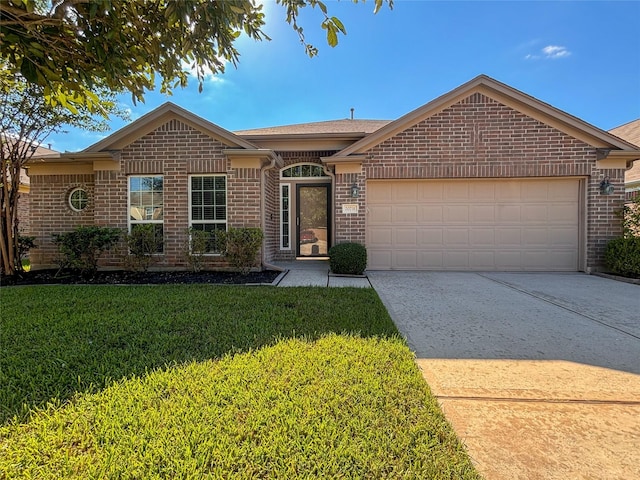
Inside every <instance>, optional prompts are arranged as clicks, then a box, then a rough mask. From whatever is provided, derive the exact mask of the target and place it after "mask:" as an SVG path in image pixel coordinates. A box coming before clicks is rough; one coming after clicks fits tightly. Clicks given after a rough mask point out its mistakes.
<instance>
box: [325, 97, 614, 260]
mask: <svg viewBox="0 0 640 480" xmlns="http://www.w3.org/2000/svg"><path fill="white" fill-rule="evenodd" d="M365 154H366V158H367V159H366V160H365V161H364V162H363V170H364V176H355V175H338V176H337V177H336V185H335V188H336V196H337V201H336V207H337V206H338V205H339V204H340V203H342V202H343V201H349V200H348V189H349V187H350V185H351V183H353V182H354V181H358V184H359V186H360V188H361V193H360V199H358V203H359V204H360V213H359V215H358V216H357V217H358V218H343V216H341V214H340V213H339V212H337V211H336V241H341V240H342V239H345V240H347V239H350V238H351V239H356V241H362V242H364V238H365V213H366V211H365V208H363V207H364V202H365V201H366V184H365V182H364V180H365V178H366V179H386V178H390V179H401V178H425V179H433V178H443V179H444V178H503V177H555V176H576V177H583V178H585V179H586V180H587V195H588V198H587V208H588V220H587V226H586V236H587V250H586V255H587V268H592V267H598V266H600V265H601V263H602V256H603V248H604V245H606V243H607V242H608V241H609V240H610V239H611V238H613V237H615V236H617V235H619V234H620V233H621V230H620V222H619V221H618V220H617V218H616V217H615V216H614V215H613V214H612V211H613V210H615V209H619V208H620V205H621V203H622V201H623V196H624V193H623V188H622V182H623V173H624V172H623V171H621V170H606V171H603V170H597V169H596V161H595V159H596V152H595V149H594V148H593V147H591V146H589V145H587V144H585V143H584V142H582V141H580V140H577V139H575V138H573V137H570V136H568V135H566V134H564V133H562V132H560V131H558V130H556V129H554V128H552V127H550V126H547V125H545V124H543V123H541V122H539V121H537V120H535V119H533V118H530V117H528V116H526V115H523V114H521V113H519V112H517V111H515V110H512V109H511V108H509V107H507V106H505V105H502V104H500V103H498V102H496V101H494V100H492V99H490V98H488V97H486V96H484V95H482V94H479V93H476V94H473V95H470V96H469V97H467V98H466V99H464V100H462V101H461V102H459V103H457V104H455V105H452V106H451V107H449V108H447V109H445V110H443V111H442V112H440V113H438V114H436V115H433V116H431V117H429V118H427V119H426V120H424V121H422V122H419V123H418V124H416V125H414V126H412V127H410V128H408V129H406V130H405V131H402V132H400V133H398V134H397V135H395V136H394V137H392V138H390V139H388V140H386V141H384V142H382V143H381V144H379V145H377V146H375V147H373V148H371V149H370V150H369V151H368V152H365ZM604 176H609V177H610V179H611V181H612V182H613V183H614V184H615V185H616V187H617V188H616V191H615V193H614V194H613V195H609V196H605V195H600V193H599V185H600V181H601V180H602V178H604ZM336 210H337V208H336Z"/></svg>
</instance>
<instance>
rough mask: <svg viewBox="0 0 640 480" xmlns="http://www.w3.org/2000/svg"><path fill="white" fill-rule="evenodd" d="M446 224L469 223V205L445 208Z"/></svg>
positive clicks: (444, 219)
mask: <svg viewBox="0 0 640 480" xmlns="http://www.w3.org/2000/svg"><path fill="white" fill-rule="evenodd" d="M443 221H444V222H446V223H463V224H465V225H466V224H467V223H469V205H447V206H445V207H444V218H443Z"/></svg>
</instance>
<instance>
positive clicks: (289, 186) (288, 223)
mask: <svg viewBox="0 0 640 480" xmlns="http://www.w3.org/2000/svg"><path fill="white" fill-rule="evenodd" d="M284 187H287V188H288V190H289V192H288V193H289V208H288V209H287V217H288V218H287V225H289V232H288V234H289V245H288V246H285V245H284V244H283V242H282V237H283V236H284V233H285V231H284V222H283V220H284V218H283V216H282V212H283V210H284V205H283V204H284V197H283V195H282V191H283V190H284ZM292 244H293V242H292V241H291V184H290V183H281V184H280V250H291V249H292V246H291V245H292Z"/></svg>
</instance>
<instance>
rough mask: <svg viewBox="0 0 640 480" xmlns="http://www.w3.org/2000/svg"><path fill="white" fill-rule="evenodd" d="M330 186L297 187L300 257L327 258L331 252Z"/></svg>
mask: <svg viewBox="0 0 640 480" xmlns="http://www.w3.org/2000/svg"><path fill="white" fill-rule="evenodd" d="M330 191H331V188H330V184H328V183H326V184H313V185H304V184H299V185H297V186H296V206H297V208H296V232H297V235H296V237H297V252H296V254H297V255H298V256H299V257H325V256H327V253H328V252H329V238H331V235H330V232H329V225H330V222H329V206H330V202H329V194H330Z"/></svg>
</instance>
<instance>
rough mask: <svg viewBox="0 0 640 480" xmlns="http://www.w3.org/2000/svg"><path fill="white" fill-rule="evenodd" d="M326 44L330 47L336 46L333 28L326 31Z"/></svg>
mask: <svg viewBox="0 0 640 480" xmlns="http://www.w3.org/2000/svg"><path fill="white" fill-rule="evenodd" d="M327 43H328V44H329V46H331V47H335V46H336V45H338V35H336V30H335V28H331V27H330V28H329V29H328V30H327Z"/></svg>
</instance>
